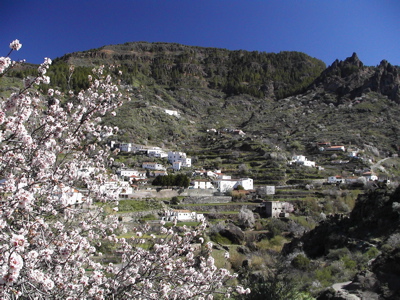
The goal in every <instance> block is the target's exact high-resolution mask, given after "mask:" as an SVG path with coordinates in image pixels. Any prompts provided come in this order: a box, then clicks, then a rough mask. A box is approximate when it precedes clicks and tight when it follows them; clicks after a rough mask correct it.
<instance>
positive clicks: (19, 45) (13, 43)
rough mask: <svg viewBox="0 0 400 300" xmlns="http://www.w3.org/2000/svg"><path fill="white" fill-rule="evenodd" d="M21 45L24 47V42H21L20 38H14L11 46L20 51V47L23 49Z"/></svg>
mask: <svg viewBox="0 0 400 300" xmlns="http://www.w3.org/2000/svg"><path fill="white" fill-rule="evenodd" d="M21 47H22V44H21V43H20V42H19V40H13V41H12V42H11V43H10V48H11V49H13V50H16V51H18V50H19V49H21Z"/></svg>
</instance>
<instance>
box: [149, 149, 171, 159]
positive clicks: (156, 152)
mask: <svg viewBox="0 0 400 300" xmlns="http://www.w3.org/2000/svg"><path fill="white" fill-rule="evenodd" d="M147 155H148V156H149V157H157V158H165V157H168V154H167V153H165V151H164V150H162V149H160V148H158V149H149V150H147Z"/></svg>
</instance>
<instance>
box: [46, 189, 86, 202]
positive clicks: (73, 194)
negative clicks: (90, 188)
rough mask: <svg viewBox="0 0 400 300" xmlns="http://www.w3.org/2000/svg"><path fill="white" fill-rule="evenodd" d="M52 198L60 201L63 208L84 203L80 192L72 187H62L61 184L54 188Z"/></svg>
mask: <svg viewBox="0 0 400 300" xmlns="http://www.w3.org/2000/svg"><path fill="white" fill-rule="evenodd" d="M53 197H54V198H55V199H57V200H59V201H61V203H62V204H63V205H65V206H70V205H75V204H82V203H83V202H84V197H83V194H82V193H81V192H79V191H78V190H77V189H75V188H73V187H70V186H64V185H63V184H60V185H58V186H56V187H55V188H54V191H53Z"/></svg>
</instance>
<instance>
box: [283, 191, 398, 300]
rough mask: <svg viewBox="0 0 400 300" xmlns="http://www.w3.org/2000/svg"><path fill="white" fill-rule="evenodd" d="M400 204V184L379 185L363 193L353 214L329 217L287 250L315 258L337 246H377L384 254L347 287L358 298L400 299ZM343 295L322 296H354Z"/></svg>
mask: <svg viewBox="0 0 400 300" xmlns="http://www.w3.org/2000/svg"><path fill="white" fill-rule="evenodd" d="M399 203H400V187H399V188H397V189H396V190H395V191H392V190H390V189H389V188H387V187H385V186H381V187H378V188H376V189H375V190H373V191H370V192H368V193H366V194H365V195H361V196H359V198H358V200H357V203H356V206H355V207H354V209H353V211H352V212H351V214H350V216H349V217H342V216H338V215H337V216H332V217H329V218H328V219H327V220H326V221H324V222H322V223H321V224H320V225H319V226H318V227H316V228H315V229H314V230H312V231H310V232H308V233H306V234H305V235H304V236H303V237H302V238H300V239H297V240H293V241H292V242H291V243H290V244H287V245H286V246H285V248H284V249H283V252H284V253H286V254H288V253H292V252H294V251H299V250H300V251H304V252H305V253H306V254H307V255H308V256H309V257H311V258H319V259H323V258H324V256H326V255H327V254H328V253H329V251H330V250H333V249H340V248H344V247H346V248H347V249H349V250H350V251H361V252H366V251H367V250H368V249H369V248H371V247H376V248H377V249H379V250H380V251H381V254H380V255H379V256H378V257H377V258H376V259H375V260H374V261H372V262H371V263H370V266H369V267H368V270H366V271H364V272H361V273H359V274H357V275H356V276H355V278H354V279H353V281H352V283H351V284H348V285H347V286H346V287H345V288H344V289H345V290H347V291H349V292H351V294H354V295H359V296H360V295H361V298H360V297H359V298H358V299H367V298H363V297H364V296H365V295H370V296H371V295H373V297H376V298H371V299H400V217H399V209H398V208H399V206H400V204H399ZM339 294H340V293H337V292H334V291H326V292H324V293H323V294H322V295H321V297H320V298H318V299H320V300H324V299H350V298H346V297H345V296H340V295H339ZM362 295H364V296H362ZM371 297H372V296H371ZM351 299H353V298H351ZM355 299H356V298H355Z"/></svg>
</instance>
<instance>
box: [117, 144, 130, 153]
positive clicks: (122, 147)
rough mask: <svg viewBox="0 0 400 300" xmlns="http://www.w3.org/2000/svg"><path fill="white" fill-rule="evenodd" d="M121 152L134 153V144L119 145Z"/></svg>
mask: <svg viewBox="0 0 400 300" xmlns="http://www.w3.org/2000/svg"><path fill="white" fill-rule="evenodd" d="M119 150H121V151H122V152H132V144H131V143H121V144H119Z"/></svg>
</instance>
